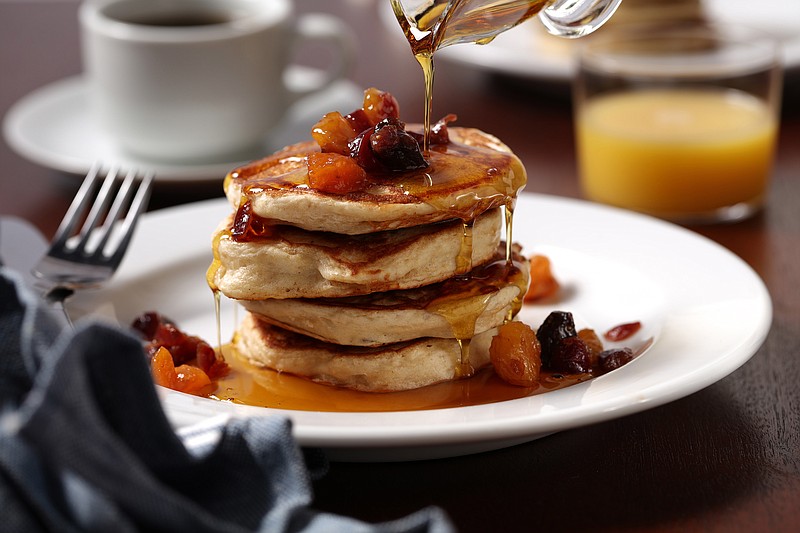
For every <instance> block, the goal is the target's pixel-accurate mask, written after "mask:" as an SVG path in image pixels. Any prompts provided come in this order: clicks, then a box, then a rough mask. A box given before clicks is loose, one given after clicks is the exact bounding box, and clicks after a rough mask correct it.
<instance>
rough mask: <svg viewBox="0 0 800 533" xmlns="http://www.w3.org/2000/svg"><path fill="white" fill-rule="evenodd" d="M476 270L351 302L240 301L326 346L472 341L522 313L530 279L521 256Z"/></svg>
mask: <svg viewBox="0 0 800 533" xmlns="http://www.w3.org/2000/svg"><path fill="white" fill-rule="evenodd" d="M498 255H499V256H500V257H495V260H499V261H497V262H494V263H492V264H489V265H486V266H483V267H478V268H477V269H476V270H475V271H474V272H473V273H472V274H471V275H470V276H464V277H459V278H454V279H450V280H447V281H444V282H442V283H436V284H433V285H428V286H425V287H421V288H418V289H407V290H403V291H390V292H383V293H373V294H368V295H364V296H357V297H351V298H318V299H306V298H298V299H289V300H274V299H268V300H257V301H242V302H241V303H242V305H243V306H244V307H245V308H246V309H247V310H248V311H250V312H251V313H253V314H255V315H257V316H258V317H259V318H260V319H261V320H264V321H266V322H269V323H270V324H273V325H275V326H279V327H281V328H283V329H288V330H291V331H294V332H297V333H302V334H304V335H307V336H310V337H314V338H316V339H320V340H323V341H326V342H331V343H335V344H344V345H351V346H380V345H384V344H390V343H396V342H404V341H409V340H412V339H416V338H419V337H436V338H450V339H452V338H455V337H456V331H457V330H459V333H460V330H466V332H465V333H464V336H466V337H472V336H473V335H477V334H480V333H483V332H484V331H487V330H489V329H493V328H496V327H498V326H500V325H501V324H503V322H504V321H505V320H506V319H507V318H508V317H509V316H510V315H512V314H514V313H515V311H516V310H517V309H518V307H519V305H520V303H521V299H522V296H523V295H524V294H525V291H526V290H527V286H528V280H529V270H528V269H529V265H528V263H527V261H525V260H524V259H523V258H521V257H520V256H517V257H516V258H515V259H516V260H517V262H516V263H515V264H514V266H513V267H511V268H508V267H506V263H505V260H504V259H502V254H498Z"/></svg>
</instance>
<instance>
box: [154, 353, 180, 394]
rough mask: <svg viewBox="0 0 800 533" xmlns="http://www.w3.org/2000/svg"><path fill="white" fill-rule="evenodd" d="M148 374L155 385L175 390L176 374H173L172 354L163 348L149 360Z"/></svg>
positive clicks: (176, 386)
mask: <svg viewBox="0 0 800 533" xmlns="http://www.w3.org/2000/svg"><path fill="white" fill-rule="evenodd" d="M150 373H151V374H152V376H153V382H154V383H155V384H156V385H161V386H162V387H167V388H168V389H175V390H177V388H178V374H177V373H176V372H175V363H174V362H173V361H172V354H171V353H169V350H167V349H166V348H164V347H163V346H161V347H159V348H158V350H156V352H155V353H154V354H153V357H152V358H151V359H150Z"/></svg>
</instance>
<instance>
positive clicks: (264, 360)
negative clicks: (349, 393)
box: [234, 313, 496, 392]
mask: <svg viewBox="0 0 800 533" xmlns="http://www.w3.org/2000/svg"><path fill="white" fill-rule="evenodd" d="M495 333H496V330H489V331H486V332H484V333H482V334H481V335H478V336H477V337H475V338H473V339H472V342H471V343H470V345H469V364H470V365H471V366H472V368H474V369H475V370H478V369H480V368H482V367H484V366H486V365H488V364H489V362H490V361H489V345H490V344H491V341H492V336H493V335H495ZM234 344H235V347H236V349H237V350H238V351H239V353H240V354H241V356H242V357H243V358H244V359H245V360H247V361H248V362H250V363H252V364H254V365H256V366H260V367H266V368H270V369H272V370H277V371H279V372H287V373H290V374H294V375H297V376H302V377H305V378H308V379H310V380H312V381H315V382H318V383H323V384H327V385H334V386H339V387H346V388H350V389H355V390H361V391H369V392H390V391H401V390H410V389H416V388H419V387H424V386H426V385H432V384H434V383H439V382H442V381H451V380H453V379H457V378H459V377H462V376H461V375H460V374H461V372H462V371H461V369H462V368H463V367H462V365H461V349H460V347H459V344H458V342H456V341H455V340H454V339H434V338H421V339H416V340H413V341H409V342H402V343H395V344H388V345H384V346H380V347H377V348H366V347H352V346H339V345H336V344H330V343H325V342H322V341H319V340H316V339H312V338H310V337H306V336H303V335H299V334H297V333H292V332H289V331H286V330H283V329H281V328H277V327H275V326H272V325H270V324H267V323H266V322H263V321H261V320H259V319H258V318H256V317H255V316H254V315H252V314H251V313H248V314H247V316H246V317H245V318H244V320H243V321H242V324H241V325H240V327H239V330H238V332H237V334H236V337H235V339H234ZM464 377H466V376H464Z"/></svg>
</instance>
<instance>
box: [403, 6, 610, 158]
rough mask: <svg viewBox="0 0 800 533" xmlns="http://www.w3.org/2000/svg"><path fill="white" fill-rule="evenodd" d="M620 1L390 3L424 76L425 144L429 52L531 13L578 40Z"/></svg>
mask: <svg viewBox="0 0 800 533" xmlns="http://www.w3.org/2000/svg"><path fill="white" fill-rule="evenodd" d="M621 1H622V0H391V4H392V10H393V11H394V14H395V17H397V21H398V22H399V23H400V27H401V28H402V29H403V33H404V34H405V36H406V39H408V43H409V44H410V45H411V51H412V52H413V53H414V57H415V58H416V60H417V62H419V64H420V66H421V67H422V71H423V74H424V77H425V115H424V120H425V122H424V125H425V145H424V148H425V149H426V150H427V147H428V137H429V133H430V111H431V101H432V95H433V53H434V52H435V51H436V50H438V49H440V48H444V47H445V46H450V45H452V44H459V43H477V44H486V43H488V42H490V41H491V40H492V39H494V38H495V37H497V35H499V34H500V33H502V32H504V31H506V30H508V29H510V28H513V27H514V26H516V25H517V24H520V23H522V22H524V21H526V20H527V19H529V18H531V17H533V16H534V15H539V19H540V20H541V21H542V23H543V24H544V26H545V28H546V29H547V31H548V32H550V33H552V34H553V35H558V36H560V37H568V38H574V37H581V36H583V35H587V34H589V33H591V32H592V31H594V30H595V29H597V28H598V27H600V26H601V25H602V24H603V23H604V22H605V21H606V20H607V19H608V18H609V17H610V16H611V15H612V14H613V13H614V11H615V10H616V9H617V6H619V4H620V2H621Z"/></svg>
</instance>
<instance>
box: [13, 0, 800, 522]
mask: <svg viewBox="0 0 800 533" xmlns="http://www.w3.org/2000/svg"><path fill="white" fill-rule="evenodd" d="M76 7H77V2H75V1H64V0H61V1H52V2H0V72H1V73H2V75H0V112H2V113H4V112H5V111H6V110H7V109H8V108H9V107H10V106H11V105H12V104H13V103H14V102H15V101H16V100H17V99H18V98H20V97H22V96H23V95H25V94H26V93H27V92H29V91H31V90H33V89H35V88H37V87H39V86H42V85H44V84H46V83H48V82H51V81H55V80H58V79H60V78H63V77H65V76H68V75H73V74H77V73H79V72H80V70H81V64H80V53H79V39H78V27H77V21H76V16H75V12H76ZM299 7H300V9H302V10H313V9H324V10H335V11H336V12H338V13H339V14H340V15H342V16H343V17H344V18H346V19H347V20H348V21H349V22H350V23H351V24H352V25H353V27H354V28H357V29H358V32H357V34H358V40H359V64H358V67H357V68H356V70H355V72H354V74H353V76H352V77H353V79H354V80H355V81H356V82H357V83H358V84H359V85H363V86H365V87H366V86H371V85H372V86H377V87H379V88H382V89H385V90H389V91H391V92H393V93H394V94H395V95H396V96H397V97H398V98H399V100H400V102H401V104H402V105H403V110H404V111H403V116H404V118H405V119H406V120H408V121H418V120H419V119H420V118H421V110H422V104H421V92H422V80H421V74H420V72H419V70H418V67H417V65H416V63H415V62H414V61H413V59H412V58H411V55H410V53H409V52H408V49H407V45H406V44H405V42H403V41H402V40H399V39H398V38H397V35H396V34H393V33H391V32H385V31H383V29H382V27H381V25H380V24H379V23H378V22H377V17H376V15H375V8H374V5H373V3H372V2H370V1H368V0H360V1H357V0H352V1H348V2H335V3H334V2H331V3H328V2H324V1H322V0H319V1H318V2H310V1H301V2H299ZM552 89H553V88H552V87H548V88H542V86H541V85H539V84H536V83H531V82H526V81H523V80H510V79H501V78H498V77H494V76H491V75H488V74H486V73H484V72H479V71H475V70H470V69H466V68H462V67H457V66H454V65H451V64H446V63H445V62H443V61H440V62H439V64H438V65H437V78H436V93H435V95H436V99H435V106H434V107H435V109H434V115H437V116H438V115H441V114H444V113H448V112H453V113H457V114H458V115H459V123H460V124H463V125H473V126H478V127H480V128H482V129H484V130H487V131H490V132H492V133H494V134H496V135H497V136H498V137H500V138H501V139H503V140H504V141H505V142H506V143H507V144H508V145H510V146H511V147H512V148H513V149H514V150H515V151H516V153H517V154H519V155H520V157H521V159H522V160H523V162H524V163H525V165H526V166H527V168H528V171H529V175H530V181H529V185H528V190H529V191H534V192H538V193H547V194H556V195H562V196H578V195H579V191H578V186H577V178H576V166H575V161H574V146H573V129H572V119H571V108H570V102H569V93H568V90H566V89H564V88H561V89H560V90H559V89H558V88H556V90H552ZM797 90H798V86H797V84H796V82H794V81H792V82H791V83H789V84H787V88H786V91H785V96H784V100H785V105H784V112H783V121H782V126H781V140H780V146H779V150H778V156H777V165H776V168H775V173H774V181H773V186H772V189H771V192H770V195H769V201H768V206H767V208H766V210H765V211H764V212H763V213H761V214H759V215H758V216H756V217H755V218H752V219H750V220H747V221H745V222H742V223H739V224H733V225H723V226H712V227H698V228H692V229H694V230H696V231H698V232H700V233H702V234H703V235H706V236H708V237H710V238H712V239H713V240H715V241H717V242H719V243H721V244H722V245H724V246H726V247H727V248H729V249H730V250H732V251H733V252H734V253H736V254H737V255H739V256H740V257H742V258H743V259H744V260H745V261H746V262H748V263H749V264H750V265H751V266H752V267H753V268H754V269H755V270H756V271H757V272H758V274H759V275H760V276H761V277H762V278H763V279H764V281H765V282H766V285H767V287H768V289H769V291H770V293H771V295H772V298H773V304H774V320H773V324H772V330H771V332H770V334H769V336H768V338H767V341H766V343H765V345H764V346H763V347H762V348H761V349H760V350H759V351H758V353H756V354H755V356H754V357H753V358H752V360H751V361H749V362H748V363H747V364H745V365H744V366H743V367H742V368H740V369H739V370H737V371H736V372H734V373H733V374H732V375H730V376H729V377H727V378H725V379H723V380H721V381H719V382H718V383H716V384H714V385H712V386H710V387H708V388H706V389H704V390H702V391H700V392H698V393H696V394H693V395H691V396H689V397H687V398H684V399H682V400H678V401H675V402H672V403H670V404H668V405H665V406H662V407H658V408H654V409H651V410H649V411H645V412H643V413H640V414H636V415H631V416H627V417H625V418H621V419H618V420H614V421H611V422H605V423H601V424H596V425H593V426H590V427H584V428H581V429H575V430H571V431H565V432H562V433H559V434H555V435H552V436H550V437H547V438H544V439H540V440H537V441H534V442H530V443H528V444H523V445H520V446H516V447H513V448H508V449H505V450H500V451H495V452H489V453H484V454H479V455H473V456H467V457H460V458H454V459H444V460H435V461H423V462H415V463H397V464H333V465H332V466H331V470H330V473H329V474H328V475H327V476H326V477H325V478H323V479H322V480H320V481H318V482H316V483H315V492H316V499H315V502H314V505H315V507H317V508H319V509H322V510H327V511H331V512H336V513H342V514H345V515H350V516H353V517H357V518H360V519H363V520H368V521H381V520H387V519H392V518H396V517H399V516H401V515H404V514H407V513H410V512H412V511H414V510H416V509H419V508H421V507H423V506H427V505H439V506H441V507H442V508H444V509H445V511H446V512H447V513H448V514H449V515H450V516H451V518H452V519H453V521H454V522H455V524H456V525H457V526H458V527H459V529H461V530H462V531H533V530H538V531H553V530H566V531H573V530H591V531H604V530H608V531H612V530H613V531H619V530H636V531H659V532H662V531H676V532H677V531H680V532H685V531H725V532H737V531H759V532H760V531H771V532H777V531H786V532H789V531H800V251H799V250H800V214H799V213H798V210H799V209H800V115H798V107H799V106H798V102H800V99H799V98H798V95H797ZM793 93H794V94H793ZM79 181H80V180H79V179H77V178H76V177H75V176H72V175H67V174H64V173H62V172H59V171H56V170H51V169H48V168H44V167H42V166H40V165H37V164H35V163H32V162H29V161H26V160H25V159H23V158H21V157H19V156H18V155H16V154H15V153H14V152H12V150H11V149H10V148H9V147H8V146H6V145H5V144H4V143H3V144H0V191H1V192H0V213H2V214H12V215H17V216H21V217H23V218H26V219H28V220H30V221H32V222H34V223H35V224H36V225H37V226H38V227H39V228H40V229H41V230H42V231H43V232H44V233H45V234H47V235H52V233H53V232H54V230H55V228H56V226H57V224H58V221H59V219H60V217H61V216H62V214H63V212H64V211H65V209H66V207H67V205H68V203H69V201H70V199H71V197H72V195H73V194H74V192H75V191H76V189H77V186H78V183H79ZM220 195H221V185H220V184H218V183H212V184H209V185H199V186H194V185H193V186H191V187H187V186H181V187H174V186H172V187H170V186H163V185H162V186H160V187H158V188H157V190H156V191H155V194H154V197H153V202H152V209H159V208H163V207H167V206H172V205H176V204H180V203H185V202H191V201H195V200H198V199H203V198H209V197H214V196H220ZM731 290H732V291H735V290H736V287H731Z"/></svg>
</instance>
